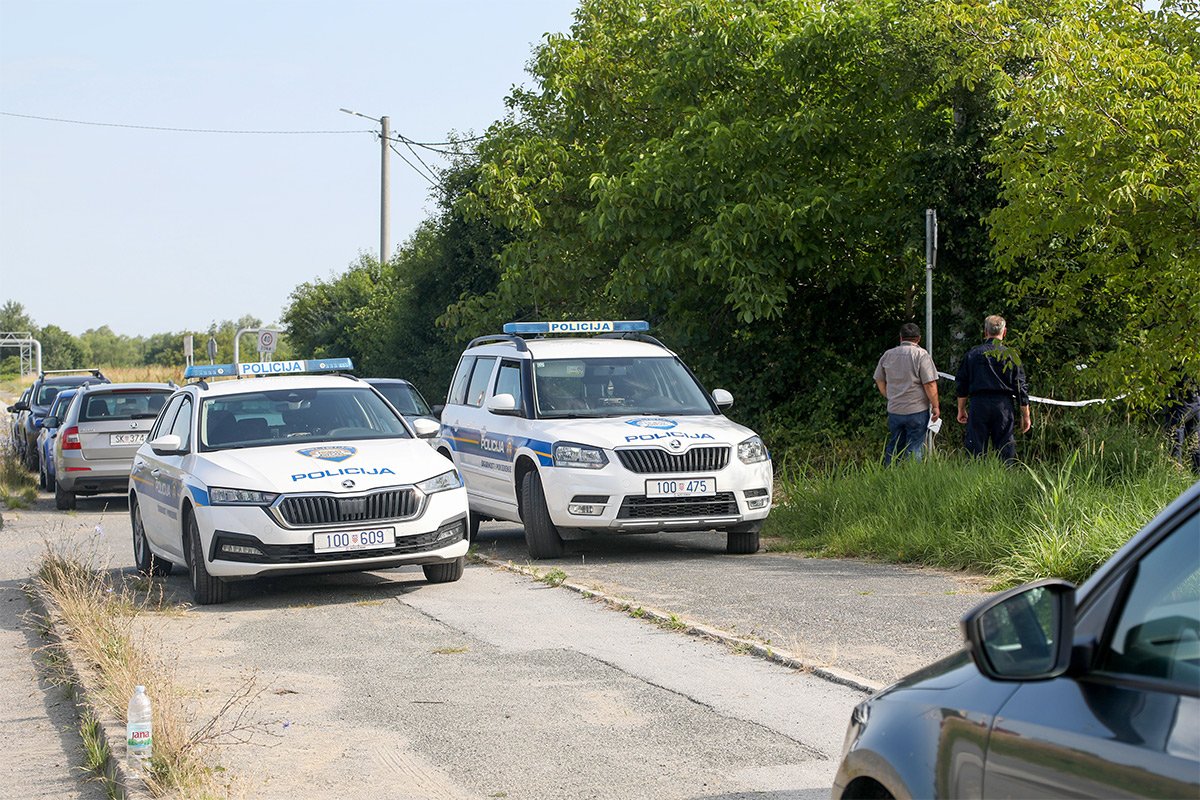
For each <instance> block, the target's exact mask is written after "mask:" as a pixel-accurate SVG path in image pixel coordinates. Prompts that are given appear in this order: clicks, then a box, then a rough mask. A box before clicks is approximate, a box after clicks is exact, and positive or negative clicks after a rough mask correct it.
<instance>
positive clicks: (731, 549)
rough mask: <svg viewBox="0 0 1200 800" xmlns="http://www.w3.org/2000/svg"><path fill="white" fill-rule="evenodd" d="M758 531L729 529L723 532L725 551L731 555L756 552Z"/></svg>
mask: <svg viewBox="0 0 1200 800" xmlns="http://www.w3.org/2000/svg"><path fill="white" fill-rule="evenodd" d="M758 548H759V541H758V531H729V532H728V533H726V534H725V552H726V553H728V554H729V555H732V556H745V555H750V554H751V553H757V552H758Z"/></svg>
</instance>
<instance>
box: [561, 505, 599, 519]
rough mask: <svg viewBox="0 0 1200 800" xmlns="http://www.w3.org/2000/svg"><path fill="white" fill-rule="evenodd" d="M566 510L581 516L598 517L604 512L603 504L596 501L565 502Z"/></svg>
mask: <svg viewBox="0 0 1200 800" xmlns="http://www.w3.org/2000/svg"><path fill="white" fill-rule="evenodd" d="M567 511H568V512H569V513H571V514H575V515H576V516H581V517H598V516H600V515H601V514H603V513H604V506H603V505H597V504H596V503H567Z"/></svg>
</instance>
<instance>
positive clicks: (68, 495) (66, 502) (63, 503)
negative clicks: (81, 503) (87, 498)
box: [54, 480, 75, 511]
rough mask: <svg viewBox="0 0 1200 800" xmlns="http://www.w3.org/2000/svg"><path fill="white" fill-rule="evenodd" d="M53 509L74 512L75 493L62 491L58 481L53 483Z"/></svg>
mask: <svg viewBox="0 0 1200 800" xmlns="http://www.w3.org/2000/svg"><path fill="white" fill-rule="evenodd" d="M54 507H55V508H57V509H58V510H59V511H74V510H75V493H74V492H68V491H67V490H66V489H64V488H63V486H62V484H61V483H60V482H59V481H58V480H55V481H54Z"/></svg>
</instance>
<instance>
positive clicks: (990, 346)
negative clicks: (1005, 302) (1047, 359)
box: [955, 315, 1032, 464]
mask: <svg viewBox="0 0 1200 800" xmlns="http://www.w3.org/2000/svg"><path fill="white" fill-rule="evenodd" d="M1007 331H1008V325H1007V323H1005V321H1004V317H1000V316H996V315H992V316H990V317H988V318H987V319H985V320H984V321H983V336H984V342H983V344H981V345H979V346H978V347H973V348H971V350H970V351H969V352H968V353H967V355H966V356H965V357H964V358H963V360H962V363H961V364H959V366H958V374H957V375H956V376H955V388H956V391H957V393H958V421H959V422H961V423H962V424H964V425H966V426H967V439H966V445H967V452H969V453H970V454H971V455H973V456H981V455H983V454H984V453H985V452H986V451H987V448H988V444H989V443H990V444H991V446H992V448H993V449H995V450H996V451H998V452H999V453H1000V457H1001V458H1003V459H1004V461H1005V463H1008V464H1012V463H1013V462H1014V461H1016V460H1017V443H1016V440H1015V439H1014V437H1013V427H1014V424H1013V423H1014V419H1013V400H1014V399H1015V400H1016V401H1017V405H1019V406H1020V408H1021V433H1027V432H1028V431H1029V429H1030V427H1032V423H1031V422H1030V419H1029V388H1028V387H1027V386H1026V384H1025V372H1024V371H1023V370H1022V369H1021V364H1020V362H1019V361H1018V359H1017V355H1016V353H1014V352H1013V351H1012V350H1010V349H1008V348H1007V347H1005V346H1004V345H1003V344H1002V343H1001V340H1002V339H1003V338H1004V334H1005V333H1006V332H1007ZM968 399H969V400H970V413H969V414H968V413H967V402H968Z"/></svg>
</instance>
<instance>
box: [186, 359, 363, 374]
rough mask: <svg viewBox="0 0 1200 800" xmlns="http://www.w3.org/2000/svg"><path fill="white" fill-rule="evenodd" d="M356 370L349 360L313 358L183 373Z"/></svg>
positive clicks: (192, 369) (196, 368)
mask: <svg viewBox="0 0 1200 800" xmlns="http://www.w3.org/2000/svg"><path fill="white" fill-rule="evenodd" d="M352 369H354V362H352V361H351V360H350V359H348V358H313V359H309V360H308V361H300V360H296V361H244V362H242V363H241V364H198V365H194V366H191V367H188V368H187V369H185V370H184V371H183V377H185V378H226V377H233V376H235V375H236V376H237V377H239V378H241V377H245V376H247V375H299V374H302V373H313V372H345V371H347V370H352Z"/></svg>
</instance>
